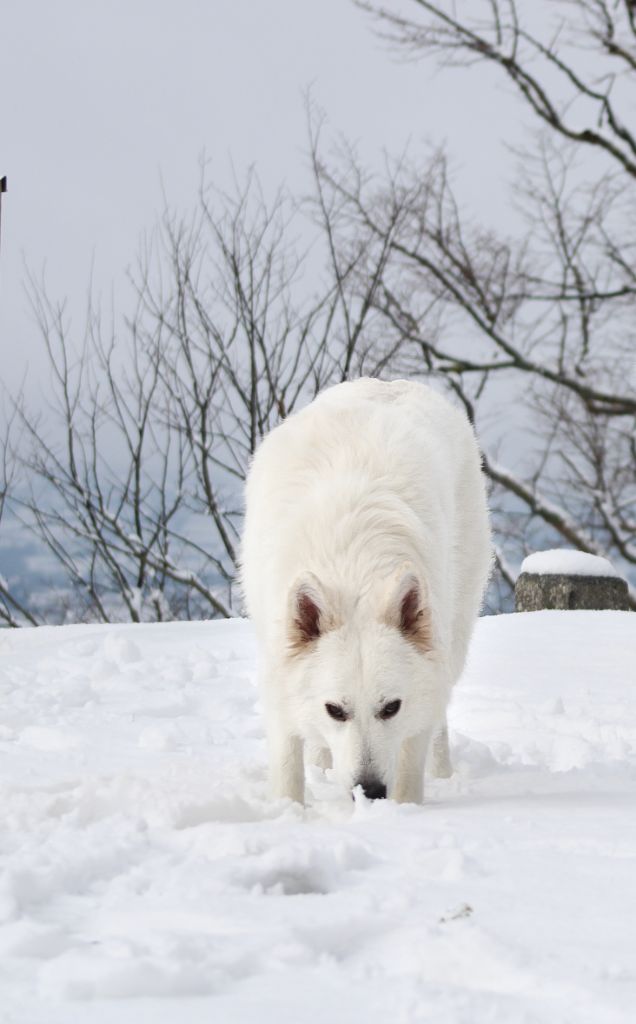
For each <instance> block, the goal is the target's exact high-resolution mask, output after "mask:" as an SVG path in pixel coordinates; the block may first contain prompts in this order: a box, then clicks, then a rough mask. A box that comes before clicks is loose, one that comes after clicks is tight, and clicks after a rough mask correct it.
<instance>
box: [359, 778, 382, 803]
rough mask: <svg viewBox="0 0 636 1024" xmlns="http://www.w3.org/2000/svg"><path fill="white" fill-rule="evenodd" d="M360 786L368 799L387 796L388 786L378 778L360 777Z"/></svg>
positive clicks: (378, 798) (379, 798)
mask: <svg viewBox="0 0 636 1024" xmlns="http://www.w3.org/2000/svg"><path fill="white" fill-rule="evenodd" d="M358 785H359V786H362V792H363V793H364V795H365V796H366V798H367V800H384V799H385V798H386V786H385V785H384V783H383V782H378V780H377V779H360V781H359V783H358Z"/></svg>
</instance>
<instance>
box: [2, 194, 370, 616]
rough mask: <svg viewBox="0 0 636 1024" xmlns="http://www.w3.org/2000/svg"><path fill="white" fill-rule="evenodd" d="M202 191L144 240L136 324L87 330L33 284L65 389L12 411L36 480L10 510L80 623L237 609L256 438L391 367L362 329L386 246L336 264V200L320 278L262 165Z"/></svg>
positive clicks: (23, 456)
mask: <svg viewBox="0 0 636 1024" xmlns="http://www.w3.org/2000/svg"><path fill="white" fill-rule="evenodd" d="M199 200H200V201H199V204H198V206H197V209H196V211H195V213H194V215H193V216H192V217H190V218H180V217H178V216H176V215H175V214H173V213H172V212H170V211H167V212H166V213H165V215H164V217H163V220H162V223H161V226H160V229H159V230H158V232H157V233H156V235H155V237H154V239H153V240H152V243H151V244H148V245H147V246H146V247H145V248H144V250H143V252H142V255H141V258H140V259H139V262H138V265H137V269H136V271H135V273H134V274H133V285H134V294H135V296H136V303H135V309H134V313H133V315H132V316H131V317H130V318H129V319H128V320H127V321H126V323H125V325H124V328H123V330H122V329H120V330H119V331H118V332H117V331H115V330H114V328H113V327H112V326H111V327H110V329H108V330H107V329H106V326H105V325H106V319H105V317H104V316H103V315H102V313H101V312H100V311H99V310H98V309H95V308H94V307H93V308H91V309H90V311H89V316H88V320H87V323H86V328H85V331H84V333H83V336H82V337H81V338H80V339H79V340H76V339H74V338H73V334H72V331H71V329H70V325H69V321H68V317H67V315H66V312H65V309H64V306H63V305H61V306H59V305H56V304H54V303H53V302H51V301H50V300H49V299H48V297H47V294H46V291H45V289H44V287H43V286H42V285H41V284H40V283H39V282H35V281H33V280H32V281H31V296H32V302H33V309H34V312H35V314H36V318H37V321H38V324H39V328H40V332H41V335H42V338H43V341H44V346H45V350H46V353H47V357H48V363H49V367H50V370H51V377H52V386H51V389H50V394H49V400H48V408H47V410H46V412H45V413H44V414H40V415H39V416H34V415H33V414H32V413H31V412H30V410H29V408H28V407H27V405H26V404H25V403H24V402H22V401H20V402H18V403H17V405H16V411H15V414H16V417H17V419H18V420H19V423H20V427H21V431H22V434H23V435H24V439H23V443H22V445H21V447H20V449H19V452H18V454H17V458H18V460H19V465H20V468H21V470H22V475H23V477H24V478H25V479H26V480H28V491H27V492H25V491H24V489H23V492H22V494H21V495H20V496H19V497H18V496H16V498H15V501H14V508H15V509H16V512H17V514H18V515H19V516H20V517H21V518H22V521H23V523H24V524H25V525H27V526H28V527H29V528H30V529H31V530H32V532H33V533H34V535H35V536H36V537H37V538H38V539H39V541H40V542H42V543H43V544H44V545H45V547H46V549H47V551H48V552H49V555H50V556H51V557H52V558H53V559H54V561H55V563H56V564H57V566H58V567H59V568H61V570H62V572H63V574H64V576H65V578H66V579H68V580H69V581H70V583H71V585H72V588H73V591H74V594H75V601H76V605H77V606H78V607H79V609H80V611H79V612H78V608H77V607H76V608H75V610H74V615H75V616H76V617H77V615H78V614H80V615H81V616H83V617H85V618H97V619H99V620H101V621H109V620H110V619H113V618H115V619H117V618H121V617H127V618H129V619H131V620H132V621H135V622H136V621H140V620H142V619H162V618H166V617H175V616H185V617H194V616H202V615H221V616H227V615H230V614H231V613H232V612H233V611H234V610H236V599H235V587H234V583H235V579H236V575H237V561H238V541H239V535H240V520H241V515H242V490H243V482H244V479H245V475H246V472H247V468H248V464H249V459H250V457H251V455H252V453H253V452H254V450H255V447H256V445H257V444H258V442H259V440H260V439H261V437H262V436H263V434H264V433H266V432H267V431H268V430H269V429H271V427H272V426H274V425H275V424H276V423H278V422H279V421H280V420H281V419H282V418H284V417H285V416H286V415H288V414H289V413H290V412H292V411H293V410H294V408H296V406H297V405H298V404H299V403H300V402H306V401H308V400H310V399H311V398H313V397H314V395H315V394H316V393H317V392H318V391H319V390H320V389H321V388H323V387H324V386H326V385H327V384H329V383H335V382H337V381H338V380H342V379H345V378H346V377H348V376H351V375H354V376H357V375H359V374H360V373H361V372H364V371H365V369H366V370H367V372H378V371H379V368H380V365H381V364H382V362H383V361H385V360H384V356H382V357H380V358H378V357H377V353H376V349H375V347H374V345H373V344H371V342H370V341H369V339H368V337H366V335H365V333H364V331H363V327H366V325H367V321H368V319H369V317H370V311H374V313H375V310H374V306H373V301H372V299H373V298H374V296H375V292H376V291H377V288H378V284H379V281H380V278H381V269H382V265H383V258H382V257H381V258H380V263H379V265H378V267H376V268H375V269H374V270H373V271H372V272H371V273H370V274H369V273H368V264H367V263H365V260H366V258H367V256H368V254H367V253H366V252H365V251H364V250H363V249H359V250H358V251H357V252H356V254H355V257H354V258H347V260H346V261H345V263H344V264H340V262H339V259H340V256H339V255H338V254H337V253H336V250H335V248H334V247H333V246H332V245H331V244H330V242H329V241H328V238H329V230H330V224H331V216H330V213H329V211H328V210H326V209H322V212H321V214H320V216H319V218H318V222H317V223H318V228H319V231H318V234H320V233H321V232H322V233H323V234H322V235H321V237H325V238H327V243H326V245H325V252H326V253H327V259H326V270H324V269H323V266H322V265H321V269H320V273H319V274H317V275H316V278H315V283H313V284H312V285H309V283H308V281H307V280H306V279H304V277H303V275H304V274H305V272H306V268H307V264H308V262H309V258H310V257H311V255H312V254H311V253H308V252H307V251H302V250H300V248H299V245H298V242H297V234H298V228H297V227H296V222H297V220H298V217H299V216H300V215H299V211H298V204H297V203H295V202H294V201H293V200H292V199H291V197H289V196H287V195H284V194H283V193H281V194H279V195H278V196H277V197H276V198H275V199H274V201H273V202H272V203H269V204H268V203H267V201H266V200H265V198H264V196H263V195H262V192H261V190H260V187H259V185H258V181H257V180H256V178H255V177H254V176H253V175H250V176H249V178H248V180H247V183H246V184H245V186H242V187H240V188H238V189H237V191H236V192H235V193H234V194H233V195H225V194H222V193H219V192H215V191H213V190H212V189H210V188H208V187H207V186H205V185H202V189H201V194H200V197H199ZM363 264H364V266H365V275H360V274H359V273H358V277H357V278H356V281H355V285H354V273H355V272H358V271H359V270H360V267H361V266H362V265H363ZM364 277H366V286H363V287H361V282H362V281H363V278H364ZM375 315H377V314H375ZM363 340H364V345H363Z"/></svg>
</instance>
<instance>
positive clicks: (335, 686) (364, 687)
mask: <svg viewBox="0 0 636 1024" xmlns="http://www.w3.org/2000/svg"><path fill="white" fill-rule="evenodd" d="M288 633H289V644H290V659H289V667H290V679H289V691H288V696H289V699H290V700H291V701H293V703H294V706H295V712H296V717H297V719H298V720H300V723H301V726H302V730H303V733H304V735H305V737H306V738H308V739H311V741H312V742H314V743H317V744H321V745H323V746H325V747H328V748H329V750H330V751H331V755H332V762H333V768H334V771H335V774H336V777H337V778H338V779H339V781H340V782H341V783H342V784H343V785H345V786H346V787H348V788H350V789H352V788H354V787H355V786H358V785H359V786H361V787H362V789H363V791H364V793H365V794H366V796H367V797H370V798H372V799H373V798H377V797H384V796H387V795H389V796H390V795H391V790H392V787H393V784H394V780H395V776H396V769H397V762H398V758H399V754H400V748H401V746H402V744H403V742H404V740H405V739H407V738H408V737H409V736H413V735H415V734H416V733H418V732H421V731H423V730H425V729H427V728H430V727H431V725H432V722H433V720H434V718H435V716H436V714H437V713H438V709H437V708H436V704H437V702H438V701H439V687H438V685H436V675H437V659H436V656H435V644H434V637H433V625H432V620H431V613H430V608H429V607H428V601H427V597H426V593H425V590H424V585H423V582H422V581H421V580H420V579H418V577H417V576H416V574H415V573H414V572H413V571H412V570H411V569H410V568H409V567H403V568H402V569H400V570H399V571H398V572H397V573H396V574H395V575H394V576H392V577H391V578H390V579H389V580H388V581H385V582H384V583H383V584H382V585H381V586H379V587H377V588H375V589H374V590H372V591H371V592H369V593H368V594H365V595H364V596H358V597H357V598H356V599H351V598H349V599H347V597H346V595H345V594H343V593H340V592H338V591H337V590H330V589H329V588H328V587H326V586H325V585H324V584H323V583H322V582H321V581H320V580H318V579H317V578H316V577H315V576H313V575H308V576H306V577H304V578H303V579H301V580H300V581H299V582H298V583H297V585H296V586H295V587H294V588H293V590H292V593H291V595H290V602H289V613H288Z"/></svg>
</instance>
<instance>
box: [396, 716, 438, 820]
mask: <svg viewBox="0 0 636 1024" xmlns="http://www.w3.org/2000/svg"><path fill="white" fill-rule="evenodd" d="M429 740H430V733H428V732H420V733H418V734H417V736H410V737H409V739H408V740H405V741H404V743H403V744H402V749H401V750H400V756H399V760H398V772H397V780H396V784H395V787H394V789H393V792H392V793H391V796H392V797H393V799H394V800H397V802H398V803H400V804H421V803H422V798H423V796H424V765H425V763H426V752H427V750H428V745H429Z"/></svg>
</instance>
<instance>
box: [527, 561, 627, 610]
mask: <svg viewBox="0 0 636 1024" xmlns="http://www.w3.org/2000/svg"><path fill="white" fill-rule="evenodd" d="M515 604H516V609H517V611H518V612H534V611H540V610H541V609H546V608H547V609H563V610H568V609H570V610H576V609H591V610H594V609H596V610H602V609H607V608H614V609H618V610H619V611H627V609H628V608H629V604H628V600H627V583H626V581H625V580H624V579H622V577H621V576H619V575H618V573H617V572H616V569H615V568H614V566H613V565H612V563H611V562H609V561H608V560H607V559H606V558H601V557H600V556H599V555H589V554H587V553H586V552H584V551H572V550H569V549H567V548H556V549H552V550H550V551H537V552H535V554H533V555H529V556H528V557H527V558H526V559H525V560H524V561H523V563H522V565H521V571H520V573H519V577H518V579H517V583H516V585H515Z"/></svg>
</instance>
